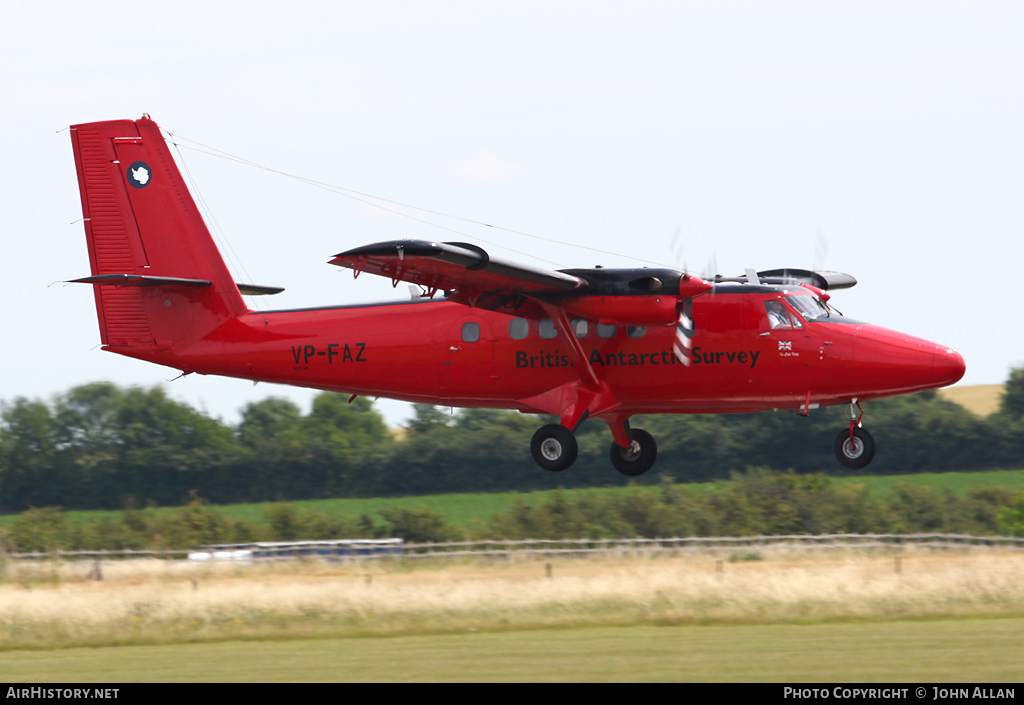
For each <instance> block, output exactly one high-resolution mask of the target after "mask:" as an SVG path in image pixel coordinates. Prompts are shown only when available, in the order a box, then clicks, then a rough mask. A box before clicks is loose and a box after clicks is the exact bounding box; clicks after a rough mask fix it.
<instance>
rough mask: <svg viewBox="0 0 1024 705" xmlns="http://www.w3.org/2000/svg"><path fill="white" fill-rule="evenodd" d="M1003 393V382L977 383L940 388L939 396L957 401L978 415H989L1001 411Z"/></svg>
mask: <svg viewBox="0 0 1024 705" xmlns="http://www.w3.org/2000/svg"><path fill="white" fill-rule="evenodd" d="M1002 395H1003V385H1001V384H976V385H973V386H970V387H949V388H947V389H940V390H939V396H941V397H942V398H943V399H948V400H949V401H955V402H956V403H957V404H959V405H960V406H962V407H964V408H965V409H967V410H968V411H970V412H972V413H975V414H977V415H978V416H988V415H989V414H994V413H995V412H997V411H999V399H1000V398H1001V397H1002Z"/></svg>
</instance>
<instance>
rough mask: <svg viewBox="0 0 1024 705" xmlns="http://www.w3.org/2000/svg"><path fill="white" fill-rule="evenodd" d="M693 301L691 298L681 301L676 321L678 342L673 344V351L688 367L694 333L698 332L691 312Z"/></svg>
mask: <svg viewBox="0 0 1024 705" xmlns="http://www.w3.org/2000/svg"><path fill="white" fill-rule="evenodd" d="M691 303H692V300H691V299H686V300H685V301H682V302H680V305H679V320H678V321H676V342H675V343H674V344H673V345H672V352H674V353H675V355H676V359H677V360H679V362H681V363H682V364H684V365H686V366H687V367H689V366H690V356H691V351H692V350H693V334H694V333H695V332H696V328H695V326H694V324H693V315H692V314H691V312H690V305H691Z"/></svg>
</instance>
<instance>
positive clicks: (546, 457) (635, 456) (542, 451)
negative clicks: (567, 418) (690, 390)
mask: <svg viewBox="0 0 1024 705" xmlns="http://www.w3.org/2000/svg"><path fill="white" fill-rule="evenodd" d="M622 429H623V430H622V433H623V434H624V436H623V440H624V441H628V442H629V445H627V446H620V445H619V444H617V443H614V442H613V443H612V448H611V459H612V465H614V466H615V469H616V470H618V471H619V472H621V473H622V474H623V475H626V476H628V477H638V476H639V475H643V474H644V473H645V472H647V471H648V470H650V469H651V467H652V466H653V465H654V461H655V460H657V459H658V444H657V443H656V442H655V441H654V436H652V435H651V434H649V433H648V432H647V431H644V430H642V429H639V428H635V429H630V428H629V424H628V423H626V422H623V424H622ZM530 453H531V454H532V455H533V459H534V461H535V462H536V463H537V465H540V466H541V467H542V468H544V469H545V470H548V471H549V472H561V471H563V470H565V469H566V468H568V467H569V466H570V465H572V464H573V463H574V462H575V461H576V455H577V454H578V453H579V446H578V445H577V443H576V436H574V435H573V432H572V431H570V430H569V429H567V428H566V427H565V426H562V425H560V424H556V423H554V424H548V425H547V426H542V427H541V428H539V429H537V432H536V433H535V434H533V440H532V441H531V442H530Z"/></svg>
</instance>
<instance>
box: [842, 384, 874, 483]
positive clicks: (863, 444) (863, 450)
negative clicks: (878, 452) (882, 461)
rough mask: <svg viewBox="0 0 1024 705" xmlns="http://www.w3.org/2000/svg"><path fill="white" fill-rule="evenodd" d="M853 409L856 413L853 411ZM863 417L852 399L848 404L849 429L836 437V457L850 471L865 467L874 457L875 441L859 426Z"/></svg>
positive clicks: (858, 405)
mask: <svg viewBox="0 0 1024 705" xmlns="http://www.w3.org/2000/svg"><path fill="white" fill-rule="evenodd" d="M854 407H856V409H857V411H854ZM858 412H859V413H858ZM863 415H864V411H863V409H861V408H860V404H858V403H857V400H856V399H854V400H853V402H852V403H851V404H850V428H849V429H845V430H842V431H840V432H839V435H838V436H836V444H835V449H836V457H837V458H839V462H840V463H842V464H843V465H844V466H845V467H848V468H850V469H851V470H860V469H861V468H863V467H866V466H867V464H868V463H870V462H871V461H872V460H873V459H874V457H875V439H874V438H872V437H871V434H870V433H868V432H867V429H865V428H861V425H860V419H861V417H862V416H863Z"/></svg>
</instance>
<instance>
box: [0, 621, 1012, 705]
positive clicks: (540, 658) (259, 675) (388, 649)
mask: <svg viewBox="0 0 1024 705" xmlns="http://www.w3.org/2000/svg"><path fill="white" fill-rule="evenodd" d="M1021 663H1024V619H974V620H949V621H914V622H911V621H902V622H899V621H896V622H862V623H839V624H817V625H764V626H681V627H680V626H673V627H650V626H645V627H616V628H593V629H566V630H546V631H523V632H499V633H483V632H480V633H467V634H456V635H451V634H449V635H442V636H411V637H393V638H383V639H382V638H359V639H319V640H295V641H264V642H239V641H228V642H220V643H213V644H182V645H171V646H119V647H105V648H96V649H58V650H47V651H9V652H6V653H4V655H3V659H2V660H0V680H2V681H5V682H19V681H20V682H36V683H44V682H65V683H87V682H106V683H131V682H181V681H186V682H195V681H217V682H253V681H256V682H265V681H373V682H377V681H413V682H421V681H492V682H493V681H500V682H504V681H548V682H552V681H636V682H649V681H741V682H743V681H761V682H779V683H801V682H833V683H835V682H839V683H843V682H847V683H864V682H882V683H885V682H903V683H911V684H914V683H931V682H982V683H984V682H988V683H1010V682H1016V681H1018V680H1019V679H1020V673H1021V670H1020V668H1021V667H1020V664H1021ZM914 687H915V686H914V685H911V686H910V692H909V693H908V694H907V695H908V696H909V697H911V698H913V697H914ZM131 692H132V690H131V689H130V688H128V689H126V690H124V691H122V694H121V696H122V697H124V696H125V695H128V694H130V693H131ZM779 694H780V695H781V690H780V691H779ZM931 697H932V691H931V689H930V688H929V689H928V692H927V698H929V699H930V698H931Z"/></svg>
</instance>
